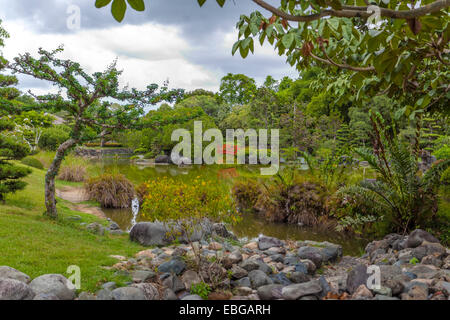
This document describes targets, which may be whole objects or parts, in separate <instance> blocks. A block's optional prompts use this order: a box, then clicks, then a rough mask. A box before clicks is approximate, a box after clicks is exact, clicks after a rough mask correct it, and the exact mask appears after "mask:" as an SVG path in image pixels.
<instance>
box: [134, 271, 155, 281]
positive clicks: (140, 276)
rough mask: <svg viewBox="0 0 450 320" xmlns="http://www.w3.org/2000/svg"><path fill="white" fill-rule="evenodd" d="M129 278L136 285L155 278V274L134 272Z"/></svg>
mask: <svg viewBox="0 0 450 320" xmlns="http://www.w3.org/2000/svg"><path fill="white" fill-rule="evenodd" d="M131 277H132V279H133V282H136V283H140V282H147V281H148V280H151V279H153V278H155V277H156V273H154V272H153V271H145V270H136V271H133V273H132V274H131Z"/></svg>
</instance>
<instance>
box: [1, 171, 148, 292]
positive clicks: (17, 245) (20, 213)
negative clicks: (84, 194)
mask: <svg viewBox="0 0 450 320" xmlns="http://www.w3.org/2000/svg"><path fill="white" fill-rule="evenodd" d="M44 175H45V171H44V170H39V169H33V173H32V174H31V175H30V176H28V177H27V178H26V179H25V180H26V181H27V182H28V186H27V188H26V189H25V190H23V191H20V192H17V193H16V194H14V195H10V196H8V198H7V200H6V203H5V204H4V205H0V265H7V266H10V267H13V268H16V269H18V270H20V271H22V272H25V273H26V274H28V275H29V276H30V277H31V278H35V277H37V276H39V275H42V274H46V273H60V274H63V275H66V276H68V274H66V270H67V267H69V266H70V265H77V266H79V267H80V268H81V285H82V288H81V290H82V291H95V289H96V288H97V287H98V286H99V284H101V283H103V282H104V281H107V280H108V281H110V280H114V281H118V282H119V283H120V282H123V281H125V280H127V279H125V278H123V277H121V278H120V277H119V278H118V277H114V276H113V274H114V271H110V270H105V269H103V268H101V266H111V265H113V264H114V263H116V262H117V260H115V259H113V258H110V257H109V255H123V256H128V257H130V256H133V255H134V254H135V253H136V252H138V251H140V250H143V247H141V246H139V245H137V244H134V243H132V242H130V241H129V240H128V236H110V235H106V236H97V235H94V234H92V233H90V232H88V231H86V230H85V229H84V227H83V226H81V225H80V223H83V222H85V223H91V222H94V221H100V222H101V223H105V222H104V221H101V220H98V219H97V218H96V217H94V216H91V215H87V214H84V213H80V212H74V211H71V210H70V209H68V207H67V206H66V203H64V201H62V200H60V201H59V203H58V208H59V214H60V218H59V219H58V220H57V221H53V220H51V219H48V218H46V217H44V216H43V212H44V211H45V205H44V195H43V190H44ZM58 184H59V182H58V183H57V185H58ZM59 185H62V184H59ZM74 215H78V216H80V217H81V218H82V219H81V221H72V220H70V217H71V216H74Z"/></svg>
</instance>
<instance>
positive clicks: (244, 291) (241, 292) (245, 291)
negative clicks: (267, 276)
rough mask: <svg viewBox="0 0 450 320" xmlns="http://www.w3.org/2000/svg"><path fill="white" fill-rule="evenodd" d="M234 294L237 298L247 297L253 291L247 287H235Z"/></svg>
mask: <svg viewBox="0 0 450 320" xmlns="http://www.w3.org/2000/svg"><path fill="white" fill-rule="evenodd" d="M261 288H262V287H261ZM234 292H235V294H236V295H237V296H248V295H250V294H252V293H253V289H252V288H249V287H237V288H235V289H234Z"/></svg>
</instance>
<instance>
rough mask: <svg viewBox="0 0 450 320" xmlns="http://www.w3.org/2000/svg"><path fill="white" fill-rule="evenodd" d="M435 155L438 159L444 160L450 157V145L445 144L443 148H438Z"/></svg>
mask: <svg viewBox="0 0 450 320" xmlns="http://www.w3.org/2000/svg"><path fill="white" fill-rule="evenodd" d="M433 155H434V156H435V157H436V158H437V159H438V160H441V159H442V160H444V159H450V146H449V145H444V146H442V147H441V148H439V149H438V150H436V151H435V152H434V153H433Z"/></svg>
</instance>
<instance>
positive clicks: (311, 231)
mask: <svg viewBox="0 0 450 320" xmlns="http://www.w3.org/2000/svg"><path fill="white" fill-rule="evenodd" d="M94 170H95V171H96V172H95V173H101V172H104V171H116V172H120V173H122V174H124V175H125V176H126V177H127V178H128V179H130V180H131V181H132V182H133V183H135V184H136V185H138V184H140V183H142V182H145V181H148V180H151V179H153V178H156V177H162V176H171V177H177V178H179V179H181V180H183V181H188V180H190V179H193V178H195V177H197V176H201V177H205V178H206V177H207V178H209V179H211V178H213V179H217V180H218V181H219V180H220V182H221V183H223V182H225V183H229V184H230V186H231V179H226V178H225V179H224V178H223V174H222V173H223V172H225V173H229V172H233V174H236V173H237V175H239V176H249V177H250V176H253V177H254V176H257V175H258V173H259V167H258V166H239V167H237V168H236V167H233V166H189V167H183V168H179V167H177V166H173V165H154V164H145V165H144V164H133V163H131V162H130V161H129V160H128V159H123V158H122V159H117V158H115V159H114V160H112V159H106V160H105V159H104V160H102V161H97V162H96V166H95V169H94ZM103 211H104V212H105V214H106V216H107V217H108V218H110V219H111V220H113V221H114V222H116V223H117V224H118V225H119V226H120V227H121V228H122V229H123V230H130V229H131V227H132V226H133V225H134V224H135V223H137V222H143V221H145V218H143V217H142V216H141V215H140V214H139V207H138V204H136V203H134V204H133V208H130V209H103ZM242 217H243V219H242V221H241V222H240V223H239V224H238V225H236V226H232V227H231V229H232V231H233V232H234V233H235V234H236V236H238V237H239V238H247V239H252V238H256V237H258V236H259V235H260V234H264V235H267V236H272V237H276V238H279V239H284V240H287V239H289V240H314V241H330V242H333V243H338V244H341V245H342V246H343V249H344V254H348V255H359V254H360V253H361V251H362V249H364V246H365V245H366V244H367V242H368V241H367V240H365V239H359V238H355V237H349V236H346V235H343V234H342V233H338V232H330V231H329V230H320V228H317V229H315V228H309V227H300V226H298V225H292V224H284V223H272V222H268V221H266V220H263V219H261V218H260V217H258V216H257V214H254V213H245V214H243V215H242Z"/></svg>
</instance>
